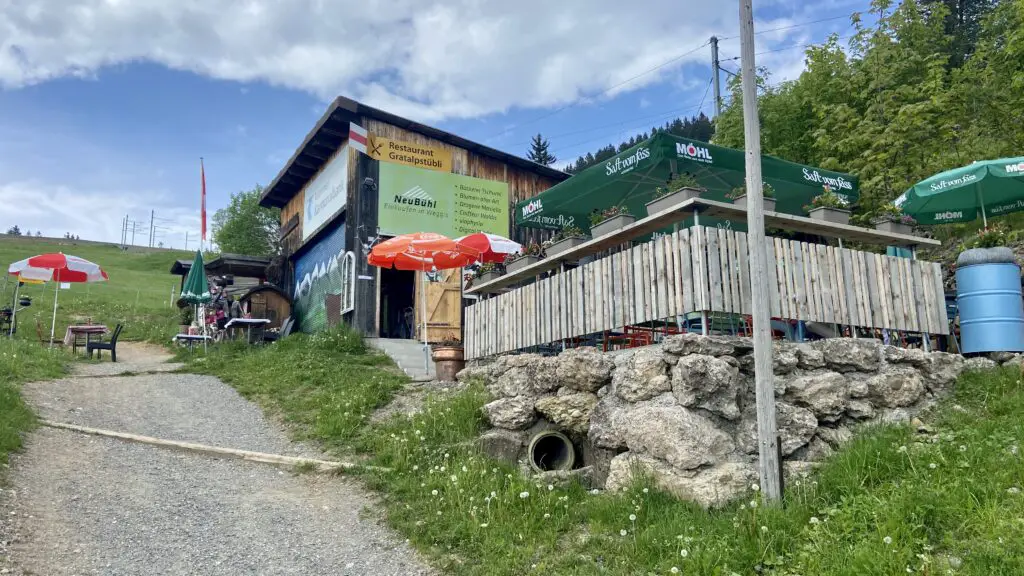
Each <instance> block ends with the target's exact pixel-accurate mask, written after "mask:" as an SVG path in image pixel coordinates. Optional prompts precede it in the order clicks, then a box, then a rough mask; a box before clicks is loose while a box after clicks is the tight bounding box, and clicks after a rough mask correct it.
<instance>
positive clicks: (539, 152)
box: [526, 134, 558, 166]
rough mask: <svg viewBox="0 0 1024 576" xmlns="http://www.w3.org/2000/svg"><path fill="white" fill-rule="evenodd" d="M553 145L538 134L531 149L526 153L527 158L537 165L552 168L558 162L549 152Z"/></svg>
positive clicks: (531, 143) (531, 144)
mask: <svg viewBox="0 0 1024 576" xmlns="http://www.w3.org/2000/svg"><path fill="white" fill-rule="evenodd" d="M550 145H551V143H550V142H548V141H547V139H545V138H544V137H543V136H541V135H540V134H537V135H536V136H534V137H533V141H532V142H530V149H529V150H528V151H527V152H526V157H527V158H529V159H530V160H533V161H534V162H536V163H537V164H543V165H545V166H550V165H552V164H554V163H555V162H557V161H558V158H555V156H554V155H553V154H551V152H550V151H549V150H548V147H549V146H550Z"/></svg>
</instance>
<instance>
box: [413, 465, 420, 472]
mask: <svg viewBox="0 0 1024 576" xmlns="http://www.w3.org/2000/svg"><path fill="white" fill-rule="evenodd" d="M419 469H420V467H419V465H413V467H412V471H413V472H415V471H417V470H419Z"/></svg>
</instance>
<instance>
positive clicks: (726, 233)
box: [465, 226, 949, 359]
mask: <svg viewBox="0 0 1024 576" xmlns="http://www.w3.org/2000/svg"><path fill="white" fill-rule="evenodd" d="M747 248H748V246H747V235H746V234H745V233H743V232H737V231H734V230H725V229H720V228H708V227H701V226H695V227H692V228H688V229H684V230H679V231H678V232H675V233H673V234H668V235H664V236H660V237H658V238H656V239H654V240H653V241H651V242H647V243H644V244H639V245H636V246H634V247H632V248H630V249H626V250H622V251H620V252H617V253H614V254H611V255H610V256H607V257H604V258H601V259H599V260H595V261H593V262H591V263H589V264H585V265H583V266H580V267H577V268H574V269H572V270H567V271H565V272H563V273H560V274H555V275H552V276H550V277H548V278H544V279H541V280H538V281H536V282H534V283H532V284H529V285H527V286H523V287H521V288H517V289H515V290H512V291H509V292H506V293H504V294H500V295H497V296H494V297H492V298H488V299H486V300H481V301H479V302H477V303H476V304H474V305H472V306H469V307H468V308H467V309H466V324H465V350H466V357H467V358H470V359H472V358H480V357H484V356H489V355H492V354H500V353H503V352H511V351H514V350H522V349H525V348H530V347H533V346H539V345H545V344H552V343H556V342H560V341H563V340H567V339H571V338H579V337H583V336H586V335H589V334H595V333H601V332H604V331H608V330H619V329H621V328H623V327H625V326H631V325H638V324H643V323H645V322H651V321H656V320H672V319H675V318H677V317H679V316H683V315H685V314H688V313H693V312H709V313H714V312H719V313H726V314H739V315H748V314H750V313H751V279H750V272H749V270H750V268H749V265H748V257H747ZM765 248H766V250H767V256H768V274H767V277H765V278H761V279H757V280H756V281H757V282H761V283H764V284H766V285H767V288H768V291H769V302H770V304H771V315H772V317H773V318H781V319H786V320H804V321H811V322H821V323H827V324H836V325H843V326H857V327H861V328H880V329H889V330H898V331H905V332H914V333H930V334H948V332H949V323H948V320H947V317H946V305H945V296H944V293H943V288H942V271H941V268H940V266H939V264H937V263H934V262H923V261H920V260H911V259H908V258H896V257H891V256H883V255H880V254H872V253H869V252H860V251H856V250H849V249H844V248H836V247H832V246H824V245H819V244H809V243H806V242H796V241H791V240H783V239H780V238H768V244H767V245H766V246H765Z"/></svg>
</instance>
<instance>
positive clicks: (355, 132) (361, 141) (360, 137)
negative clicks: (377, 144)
mask: <svg viewBox="0 0 1024 576" xmlns="http://www.w3.org/2000/svg"><path fill="white" fill-rule="evenodd" d="M368 136H369V135H368V133H367V132H366V128H363V127H362V126H360V125H358V124H356V123H355V122H349V124H348V143H349V146H351V147H353V148H355V149H356V150H359V151H360V152H362V153H363V154H366V139H367V137H368Z"/></svg>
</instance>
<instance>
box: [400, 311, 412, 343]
mask: <svg viewBox="0 0 1024 576" xmlns="http://www.w3.org/2000/svg"><path fill="white" fill-rule="evenodd" d="M415 326H416V310H414V309H413V307H412V306H409V307H408V308H406V309H405V310H403V311H402V330H401V333H402V338H406V339H409V340H411V339H412V338H413V336H414V335H415V333H416V331H415V329H414V327H415Z"/></svg>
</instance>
